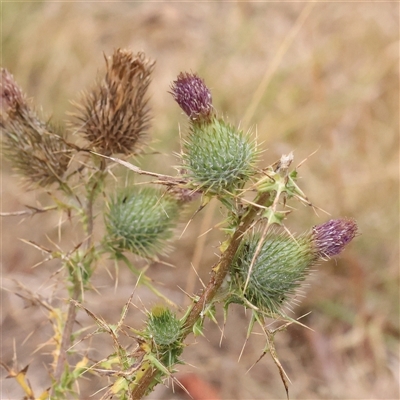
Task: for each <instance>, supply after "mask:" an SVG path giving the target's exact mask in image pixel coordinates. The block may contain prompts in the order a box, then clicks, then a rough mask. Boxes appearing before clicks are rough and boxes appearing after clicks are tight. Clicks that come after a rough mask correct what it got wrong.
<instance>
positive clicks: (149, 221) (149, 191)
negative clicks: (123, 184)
mask: <svg viewBox="0 0 400 400" xmlns="http://www.w3.org/2000/svg"><path fill="white" fill-rule="evenodd" d="M178 211H179V206H178V202H177V201H176V200H175V199H174V198H172V197H171V196H168V195H163V193H162V192H161V191H160V190H157V189H154V188H145V189H140V190H136V189H126V190H124V191H122V192H121V193H119V194H118V195H117V196H116V197H115V198H114V199H112V200H111V202H110V204H109V210H108V212H107V213H106V214H105V225H106V229H107V232H108V234H107V235H106V238H105V243H106V246H107V247H108V248H110V249H111V250H112V251H114V252H115V253H121V252H123V251H125V250H128V251H131V252H132V253H134V254H137V255H139V256H141V257H152V256H154V255H156V254H157V253H160V252H163V251H166V249H165V244H166V242H167V240H168V239H170V238H171V237H172V235H173V232H172V230H173V228H174V227H175V225H176V220H177V217H178Z"/></svg>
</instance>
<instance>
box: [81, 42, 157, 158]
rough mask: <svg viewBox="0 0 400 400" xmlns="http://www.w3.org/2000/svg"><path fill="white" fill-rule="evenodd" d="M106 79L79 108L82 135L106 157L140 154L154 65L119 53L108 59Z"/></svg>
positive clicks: (142, 56)
mask: <svg viewBox="0 0 400 400" xmlns="http://www.w3.org/2000/svg"><path fill="white" fill-rule="evenodd" d="M106 68H107V71H106V75H105V77H104V79H102V80H101V81H99V82H98V83H97V85H96V86H95V87H94V88H93V90H92V91H91V92H89V93H86V94H85V96H84V98H83V101H82V104H78V105H77V106H78V110H79V111H78V112H77V114H76V115H75V116H76V117H77V119H78V121H79V125H80V126H79V127H78V129H79V131H81V132H82V133H83V134H84V136H85V138H86V139H87V140H88V141H89V143H90V147H91V148H92V149H93V150H96V151H98V152H101V153H103V154H105V155H110V154H116V153H123V154H132V153H137V152H138V151H139V149H140V144H141V142H142V141H143V139H144V137H145V136H146V133H147V130H148V128H149V122H150V116H149V107H148V105H147V99H146V98H145V95H146V91H147V88H148V86H149V84H150V81H151V78H150V75H151V73H152V71H153V68H154V62H153V61H150V60H148V59H146V58H145V54H144V53H140V52H139V53H137V54H136V55H134V54H133V53H132V52H130V51H127V50H121V49H118V50H116V51H115V52H114V54H113V56H112V58H111V59H107V58H106Z"/></svg>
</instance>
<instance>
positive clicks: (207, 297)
mask: <svg viewBox="0 0 400 400" xmlns="http://www.w3.org/2000/svg"><path fill="white" fill-rule="evenodd" d="M268 199H269V193H268V192H264V193H261V194H260V195H259V196H258V198H257V199H256V201H255V203H256V204H257V205H261V206H263V205H265V203H266V202H267V201H268ZM257 205H252V206H249V209H248V211H247V213H246V214H245V215H244V216H243V218H242V220H241V222H240V224H239V227H238V228H237V230H236V231H235V233H234V234H233V236H232V239H231V240H230V243H229V245H228V247H227V249H226V250H225V251H224V253H223V254H222V256H221V259H220V261H219V262H218V264H217V265H215V267H214V268H213V271H212V276H211V279H210V281H209V282H208V284H207V286H206V288H205V289H204V291H203V292H202V293H201V295H200V298H199V300H198V301H197V302H196V303H195V304H194V306H193V308H192V310H191V311H190V313H189V315H188V317H187V319H186V322H185V325H184V328H183V332H182V341H183V340H184V339H185V338H186V337H187V336H188V335H189V334H190V333H191V332H192V330H193V326H194V325H195V323H196V322H197V321H198V319H199V318H201V314H202V312H203V311H204V309H205V308H206V306H207V304H209V303H210V302H211V301H212V299H213V298H214V296H215V295H216V293H217V291H218V289H219V288H220V287H221V285H222V283H223V281H224V279H225V277H226V275H227V273H228V271H229V267H230V265H231V263H232V260H233V257H234V256H235V253H236V251H237V249H238V247H239V245H240V242H241V241H242V239H243V236H244V234H245V233H246V231H247V229H248V228H249V227H250V226H251V224H252V223H253V221H254V219H255V218H256V216H257V213H258V212H259V208H258V206H257ZM157 373H158V370H156V369H154V368H153V367H152V366H151V365H150V366H149V367H148V368H147V369H146V371H143V374H142V375H141V378H140V380H139V381H138V382H136V385H135V387H134V388H133V390H132V392H131V397H130V398H131V399H132V400H139V399H141V398H142V397H143V396H144V395H145V394H146V392H147V390H148V388H149V387H150V385H151V383H152V382H153V380H154V379H155V377H156V375H157Z"/></svg>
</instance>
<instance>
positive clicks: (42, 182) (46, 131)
mask: <svg viewBox="0 0 400 400" xmlns="http://www.w3.org/2000/svg"><path fill="white" fill-rule="evenodd" d="M0 99H1V107H0V127H1V129H2V137H3V149H4V154H5V156H6V157H7V158H8V159H9V160H10V161H11V163H12V165H13V167H14V169H15V170H16V171H17V172H18V173H19V174H21V175H22V176H23V177H24V178H25V181H26V182H27V183H28V184H30V185H33V186H35V185H38V186H42V187H43V186H48V185H51V184H52V183H55V182H58V183H60V182H62V177H63V175H64V173H65V171H66V170H67V168H68V164H69V161H70V157H69V155H68V153H69V149H68V147H67V145H66V144H65V142H64V140H63V139H62V137H61V133H60V132H58V129H56V128H55V127H53V126H52V125H51V124H50V123H49V122H43V121H42V120H40V119H39V117H38V115H37V114H36V112H35V110H33V109H32V108H31V107H30V106H29V105H28V102H27V100H26V96H25V95H24V93H23V92H22V90H21V89H20V88H19V86H18V85H17V83H16V82H15V80H14V78H13V76H12V75H11V74H10V73H9V72H8V71H7V70H6V69H4V68H2V69H1V82H0Z"/></svg>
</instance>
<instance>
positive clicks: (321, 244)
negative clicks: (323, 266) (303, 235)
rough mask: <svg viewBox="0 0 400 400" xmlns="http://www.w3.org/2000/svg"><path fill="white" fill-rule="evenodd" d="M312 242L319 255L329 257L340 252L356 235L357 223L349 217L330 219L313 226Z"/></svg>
mask: <svg viewBox="0 0 400 400" xmlns="http://www.w3.org/2000/svg"><path fill="white" fill-rule="evenodd" d="M312 230H313V237H314V244H315V246H316V249H317V252H318V255H319V257H321V258H329V257H332V256H336V255H337V254H339V253H341V252H342V250H343V249H344V248H345V246H346V245H347V244H348V243H350V242H351V241H352V240H353V239H354V237H355V236H356V235H357V232H358V228H357V223H356V221H355V220H354V219H351V218H342V219H331V220H330V221H328V222H325V223H324V224H322V225H317V226H314V227H313V229H312Z"/></svg>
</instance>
